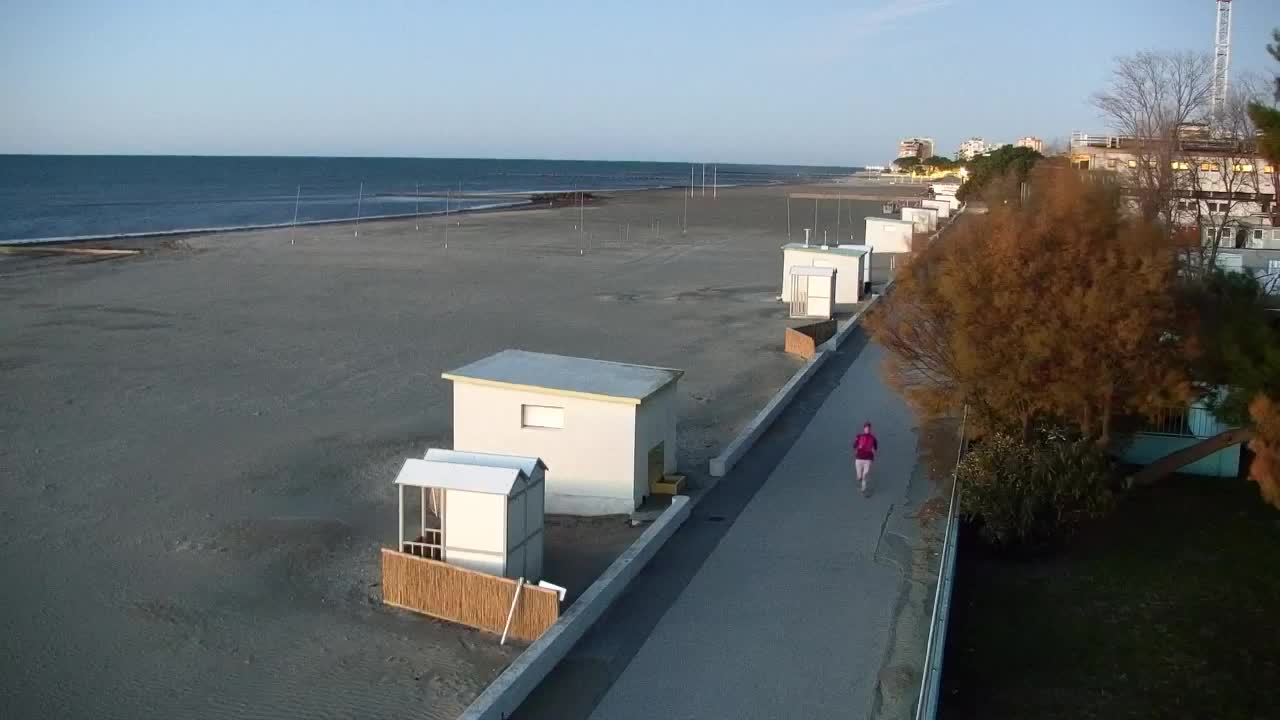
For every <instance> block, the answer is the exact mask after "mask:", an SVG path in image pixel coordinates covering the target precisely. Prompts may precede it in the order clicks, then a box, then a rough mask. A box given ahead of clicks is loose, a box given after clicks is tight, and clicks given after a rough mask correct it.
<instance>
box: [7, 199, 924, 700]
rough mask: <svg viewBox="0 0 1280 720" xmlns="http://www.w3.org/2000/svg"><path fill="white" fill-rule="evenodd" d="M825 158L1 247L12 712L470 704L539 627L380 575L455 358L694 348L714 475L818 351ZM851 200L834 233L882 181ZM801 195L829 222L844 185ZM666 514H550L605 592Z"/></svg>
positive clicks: (686, 416)
mask: <svg viewBox="0 0 1280 720" xmlns="http://www.w3.org/2000/svg"><path fill="white" fill-rule="evenodd" d="M821 187H822V188H824V189H825V190H830V191H831V192H840V191H846V190H847V189H848V188H847V186H844V187H834V186H821ZM796 189H797V188H785V187H781V186H774V187H753V188H735V189H720V190H719V191H718V192H717V195H718V197H717V198H715V199H712V197H711V191H710V190H708V192H707V195H706V196H705V197H703V196H701V195H698V196H697V197H695V198H692V199H690V200H688V210H687V222H686V223H682V216H684V214H685V210H684V207H685V198H684V197H683V194H682V192H681V191H679V190H671V191H649V192H634V193H623V194H614V195H612V196H611V197H609V198H608V199H606V200H604V201H602V202H599V203H596V204H592V205H588V206H586V207H585V208H583V209H581V210H579V209H578V208H576V207H555V208H549V209H528V210H521V211H516V212H511V211H505V212H488V213H478V214H473V215H471V214H468V215H461V216H455V217H451V218H450V219H449V221H448V224H447V225H446V221H445V220H444V218H441V217H433V218H423V219H421V220H420V221H417V225H418V227H417V229H415V220H413V219H408V220H394V221H373V222H363V223H361V224H360V226H359V231H358V237H357V236H355V228H354V227H353V226H351V225H318V226H308V227H302V228H298V229H297V230H296V231H295V230H291V229H288V228H284V229H273V230H264V231H249V232H236V233H223V234H210V235H199V236H190V237H178V238H167V239H165V240H164V241H162V242H161V241H154V242H153V241H132V242H130V243H128V246H131V247H132V246H139V247H144V248H145V249H146V250H147V252H145V253H143V254H142V255H138V256H135V257H127V258H114V259H101V258H75V257H73V258H68V257H12V256H4V257H0V300H2V302H0V337H2V338H3V345H0V378H2V380H0V432H2V433H3V436H4V438H5V442H4V443H3V446H2V447H0V569H2V570H3V577H4V582H3V583H2V584H0V606H2V607H4V608H5V613H4V615H3V617H2V619H0V674H3V676H4V677H5V679H6V680H5V682H4V684H3V685H4V687H3V688H0V716H4V717H15V718H17V717H95V718H114V717H119V718H174V717H183V718H199V717H210V718H212V717H262V718H288V717H302V716H306V717H353V716H360V717H408V716H411V715H412V716H416V717H428V718H453V717H455V716H456V715H457V714H458V713H459V712H460V711H461V710H462V709H463V708H464V707H465V706H466V705H467V704H468V703H469V702H470V700H471V699H472V698H473V697H474V696H475V695H476V694H477V693H478V692H479V691H480V690H481V689H482V688H483V687H484V686H485V685H486V684H487V683H488V682H489V680H491V679H492V678H493V677H494V676H496V674H497V673H498V672H499V671H500V670H501V669H502V668H503V667H504V666H505V665H506V664H507V663H508V662H509V661H510V659H511V658H512V657H514V655H515V654H516V653H517V652H518V650H519V648H514V647H506V648H500V647H498V644H497V640H496V638H494V637H492V636H488V635H484V634H481V633H478V632H473V631H469V630H466V629H463V628H458V627H455V626H452V625H448V624H445V623H440V622H436V621H433V620H430V619H427V618H424V617H421V616H416V615H413V614H410V613H406V612H401V611H396V610H391V609H388V608H386V607H384V606H383V605H382V604H381V602H380V598H381V594H380V590H379V588H378V587H377V581H378V565H377V550H378V548H379V547H380V546H383V545H385V544H389V543H391V542H393V541H394V534H395V523H394V517H395V504H394V493H393V491H392V486H391V481H392V479H393V478H394V476H395V473H396V470H397V469H398V467H399V465H400V464H401V463H402V462H403V460H404V458H406V457H409V456H421V454H422V452H423V451H424V450H425V448H427V447H433V446H435V447H449V445H450V430H449V418H450V413H451V408H450V394H449V392H450V387H449V385H448V383H446V382H445V381H443V380H442V379H441V378H440V373H441V372H442V371H445V370H447V369H450V368H453V367H457V366H459V365H462V364H464V363H466V362H469V361H471V360H475V359H477V358H479V357H482V356H484V355H487V354H489V353H492V352H495V351H498V350H501V349H505V348H523V349H527V350H533V351H541V352H551V353H561V354H568V355H582V356H587V357H598V358H605V359H611V360H619V361H626V362H637V363H644V364H652V365H662V366H669V367H677V368H683V369H684V370H685V371H686V374H685V376H684V378H683V379H682V381H681V383H680V394H681V406H680V412H681V419H680V456H679V457H680V466H681V469H682V470H686V471H689V472H690V473H691V480H692V482H693V483H695V485H696V484H697V483H700V482H705V481H706V480H705V467H706V460H707V458H708V457H710V456H712V455H714V454H715V453H716V452H717V451H718V450H719V449H720V448H721V447H723V445H724V444H726V443H727V442H728V441H729V440H730V439H731V438H732V437H733V435H734V434H735V433H736V432H737V430H738V429H739V428H740V427H741V426H742V425H743V424H745V423H746V422H747V421H748V420H749V419H750V417H751V416H752V415H753V414H754V413H755V412H756V411H757V410H758V409H759V408H760V407H761V406H762V405H763V404H764V403H765V402H766V401H767V399H768V398H769V396H770V395H771V394H772V393H773V392H774V391H775V390H776V389H777V388H778V387H779V386H780V385H782V383H784V382H785V381H786V379H787V378H788V377H789V376H790V375H791V373H792V372H794V370H795V369H796V368H797V367H798V366H799V364H800V361H799V360H798V359H797V358H794V357H791V356H788V355H786V354H785V353H783V351H782V335H783V328H784V327H785V326H786V324H787V319H786V313H785V307H784V305H783V304H782V303H780V302H777V301H776V299H775V298H776V295H777V293H778V292H779V287H778V286H779V283H780V279H781V264H780V260H781V256H780V252H779V246H780V245H781V244H782V243H783V242H785V241H786V240H787V205H786V200H785V197H786V193H787V192H788V191H789V190H792V191H794V190H796ZM809 189H810V190H812V188H809ZM896 190H900V189H895V188H885V187H880V188H860V189H859V190H858V192H865V193H894V192H895V191H896ZM913 190H918V188H916V189H913ZM841 207H842V210H843V212H842V214H841V217H840V219H839V221H837V218H836V204H835V203H834V202H824V203H822V204H820V206H819V207H818V219H817V228H818V229H819V234H818V235H817V237H821V230H822V229H826V230H827V231H828V232H829V233H830V236H831V237H832V238H835V237H847V236H848V235H849V234H850V233H852V236H853V239H854V241H857V240H860V239H861V236H862V231H863V224H862V217H863V216H865V215H867V214H877V215H878V214H879V213H880V206H879V203H878V202H876V201H859V202H854V203H844V204H843V205H842V206H841ZM791 213H792V217H791V224H792V236H793V238H794V239H800V238H802V237H803V233H802V232H801V231H800V228H802V227H807V226H812V225H813V224H814V220H813V217H814V203H813V202H812V201H808V202H806V201H794V202H793V203H792V206H791ZM837 222H839V230H838V231H837ZM682 224H687V230H686V231H684V232H682V231H681V226H682ZM446 228H447V233H446ZM446 234H447V238H446ZM446 242H447V247H446ZM846 242H847V240H846ZM637 532H638V530H636V529H634V528H630V527H629V526H627V524H626V522H625V520H624V519H622V518H605V519H599V520H592V521H589V522H577V521H571V520H567V519H554V520H550V521H549V531H548V543H549V546H548V553H547V568H546V576H547V578H548V579H550V580H552V581H554V582H559V583H562V584H567V585H569V587H570V592H571V593H572V594H574V595H576V594H577V593H580V592H581V591H582V590H583V589H584V586H585V584H586V583H587V582H589V581H590V578H592V577H594V575H595V574H597V573H598V572H599V571H600V570H601V569H603V567H604V566H606V565H607V564H608V563H609V562H610V561H611V560H612V558H613V557H614V556H616V554H617V553H618V552H619V551H620V550H621V549H622V548H623V547H625V546H626V544H627V543H629V542H630V540H631V538H633V537H634V536H635V534H636V533H637ZM557 548H562V549H563V550H562V551H561V550H557ZM557 557H559V558H561V559H560V560H557ZM557 563H559V564H557Z"/></svg>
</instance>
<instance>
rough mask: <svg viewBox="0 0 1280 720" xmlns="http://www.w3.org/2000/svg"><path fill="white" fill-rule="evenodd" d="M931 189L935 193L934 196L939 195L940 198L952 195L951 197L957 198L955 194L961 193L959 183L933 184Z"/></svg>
mask: <svg viewBox="0 0 1280 720" xmlns="http://www.w3.org/2000/svg"><path fill="white" fill-rule="evenodd" d="M929 189H931V190H932V191H933V194H934V195H938V196H942V195H951V196H955V194H956V193H958V192H960V183H958V182H936V183H933V184H932V185H931V186H930V188H929Z"/></svg>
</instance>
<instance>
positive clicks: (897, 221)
mask: <svg viewBox="0 0 1280 720" xmlns="http://www.w3.org/2000/svg"><path fill="white" fill-rule="evenodd" d="M904 209H905V208H904ZM867 220H875V221H876V222H887V223H894V224H897V225H914V224H915V223H913V222H911V221H910V220H903V219H902V218H891V217H875V216H873V215H868V216H867Z"/></svg>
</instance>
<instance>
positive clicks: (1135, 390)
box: [868, 163, 1190, 445]
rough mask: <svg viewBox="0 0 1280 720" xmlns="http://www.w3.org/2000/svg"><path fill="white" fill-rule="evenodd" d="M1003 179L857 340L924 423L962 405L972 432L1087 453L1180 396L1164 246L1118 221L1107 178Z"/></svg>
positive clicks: (1118, 207)
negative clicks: (879, 351)
mask: <svg viewBox="0 0 1280 720" xmlns="http://www.w3.org/2000/svg"><path fill="white" fill-rule="evenodd" d="M1021 182H1022V181H1021V179H1020V177H1019V174H1018V172H1017V169H1016V168H1011V169H1010V171H1009V172H1008V173H1006V174H1005V175H1004V176H1002V177H1001V178H1000V179H999V180H998V181H997V182H995V183H994V184H993V185H992V186H991V187H990V188H989V189H988V192H987V196H986V197H987V201H988V205H989V206H990V207H991V211H990V212H989V213H988V214H987V215H984V216H971V217H966V218H964V219H962V221H961V222H959V223H957V224H956V226H955V227H954V228H953V229H952V230H951V231H950V232H949V234H948V236H947V237H946V239H945V240H943V241H939V242H935V243H933V244H931V245H929V246H927V247H925V248H924V249H923V250H921V251H920V252H919V253H918V254H916V255H914V256H913V257H912V258H911V259H910V260H909V261H908V263H907V264H906V265H905V267H903V268H901V269H900V270H899V272H898V275H897V279H896V281H895V289H894V292H893V293H892V294H891V295H889V296H888V297H887V298H886V299H885V300H884V301H883V302H882V303H881V304H880V305H879V306H878V307H877V309H876V311H875V312H873V313H872V315H871V317H870V319H869V323H868V324H869V327H870V329H871V332H872V334H873V336H874V337H875V338H876V340H877V341H878V342H880V343H881V344H882V345H884V346H885V348H886V349H887V350H888V353H889V356H888V366H887V371H888V379H889V382H890V383H891V384H892V385H893V386H894V387H896V388H897V389H898V390H899V391H900V392H902V393H903V394H904V396H905V397H906V398H907V399H908V401H909V402H910V403H911V404H912V405H913V406H914V407H915V408H916V409H917V411H918V412H920V413H921V414H922V415H924V416H926V417H936V416H940V415H946V414H948V413H953V412H955V411H958V410H959V408H960V407H962V406H965V405H967V406H969V408H970V414H971V416H973V417H974V418H975V419H976V420H977V424H978V426H979V427H981V428H982V429H983V430H984V431H988V432H1008V433H1010V434H1012V435H1015V436H1019V437H1023V438H1026V437H1028V436H1029V434H1030V433H1031V432H1032V430H1033V429H1034V428H1035V427H1037V426H1038V425H1041V424H1043V423H1050V424H1063V423H1065V424H1067V425H1069V426H1071V427H1072V428H1074V429H1078V430H1079V431H1080V432H1081V433H1082V434H1084V435H1086V436H1088V437H1090V438H1092V439H1094V440H1095V441H1097V442H1098V443H1099V444H1102V445H1107V444H1109V443H1110V442H1111V440H1112V435H1113V428H1114V423H1113V420H1114V419H1115V418H1117V417H1120V416H1124V415H1128V414H1133V413H1137V414H1142V413H1146V412H1154V411H1155V410H1156V409H1157V408H1161V407H1165V406H1167V405H1168V403H1170V402H1172V401H1176V400H1179V399H1182V398H1185V397H1186V396H1187V395H1188V394H1189V392H1190V388H1189V385H1188V383H1187V378H1186V362H1185V358H1186V356H1187V352H1188V349H1187V348H1186V347H1185V346H1184V344H1183V343H1182V341H1180V340H1179V339H1178V338H1180V337H1184V336H1185V333H1182V332H1179V330H1180V325H1181V324H1182V323H1183V322H1184V321H1183V320H1182V318H1181V316H1180V315H1179V311H1178V305H1177V302H1176V297H1175V296H1174V293H1173V292H1172V288H1173V284H1174V282H1175V278H1176V272H1177V256H1178V251H1179V250H1180V245H1179V244H1178V241H1177V240H1176V239H1175V238H1173V237H1171V236H1169V235H1168V234H1166V233H1163V232H1161V231H1160V229H1159V228H1158V227H1157V226H1155V225H1154V224H1152V223H1150V222H1147V221H1145V220H1143V219H1141V218H1133V217H1128V216H1126V214H1125V213H1124V211H1123V209H1122V200H1121V197H1120V193H1119V188H1118V187H1117V186H1116V184H1115V183H1114V182H1112V181H1110V179H1109V178H1106V177H1100V176H1093V175H1088V174H1080V173H1077V172H1075V171H1073V170H1071V169H1069V168H1068V167H1067V166H1066V165H1065V164H1063V163H1041V164H1039V165H1037V166H1036V167H1035V168H1034V169H1033V170H1032V171H1031V173H1030V176H1029V183H1030V187H1031V192H1030V193H1029V195H1028V196H1027V199H1026V202H1025V203H1023V202H1022V201H1021V198H1022V197H1023V194H1022V193H1021V191H1020V185H1021Z"/></svg>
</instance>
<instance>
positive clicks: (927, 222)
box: [902, 207, 938, 233]
mask: <svg viewBox="0 0 1280 720" xmlns="http://www.w3.org/2000/svg"><path fill="white" fill-rule="evenodd" d="M902 219H903V220H907V221H909V222H911V224H912V225H913V226H914V227H915V231H916V232H918V233H931V232H933V231H934V230H937V229H938V211H937V210H935V209H933V208H927V207H904V208H902Z"/></svg>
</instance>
